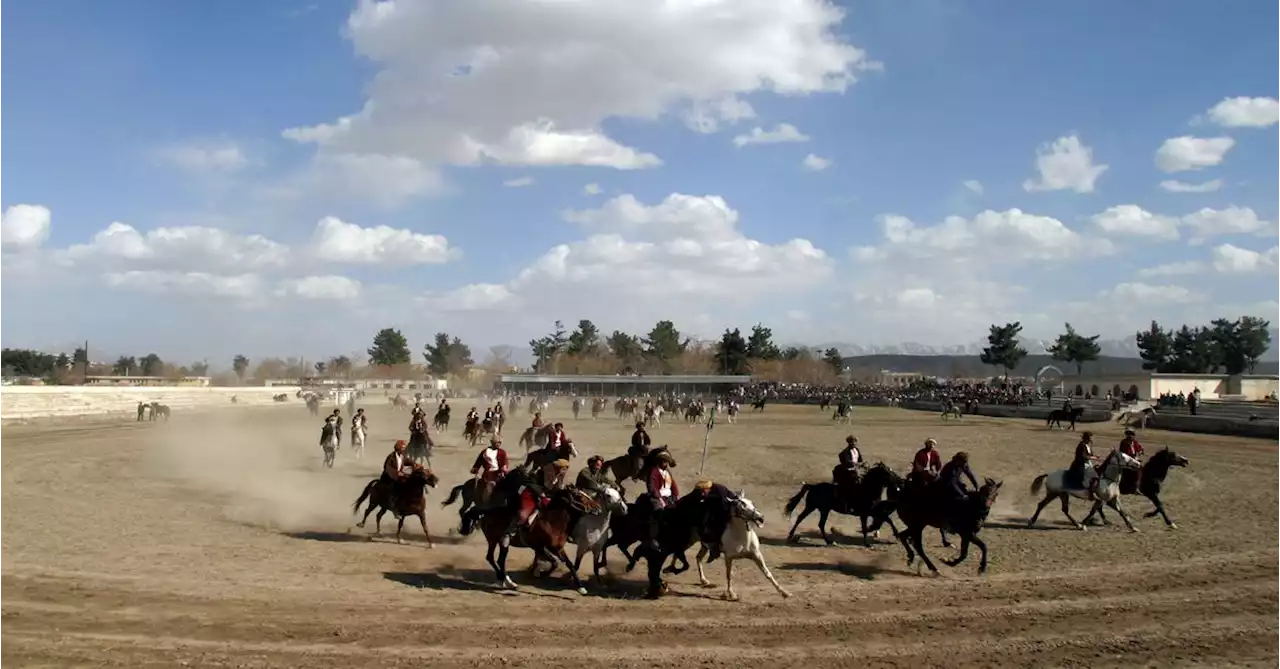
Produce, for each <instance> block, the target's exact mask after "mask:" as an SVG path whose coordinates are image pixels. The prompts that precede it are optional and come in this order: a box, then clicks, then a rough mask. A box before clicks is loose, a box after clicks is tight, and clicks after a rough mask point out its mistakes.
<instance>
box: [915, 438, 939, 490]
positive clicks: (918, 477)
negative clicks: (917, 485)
mask: <svg viewBox="0 0 1280 669" xmlns="http://www.w3.org/2000/svg"><path fill="white" fill-rule="evenodd" d="M937 445H938V442H937V441H934V440H933V438H929V439H925V440H924V448H921V449H920V450H918V451H916V457H915V458H914V459H912V461H911V474H910V475H908V476H907V481H908V482H913V481H925V482H928V481H932V480H935V479H937V478H938V473H939V472H940V471H941V470H942V457H941V456H939V455H938V451H937V449H936V448H935V447H936V446H937Z"/></svg>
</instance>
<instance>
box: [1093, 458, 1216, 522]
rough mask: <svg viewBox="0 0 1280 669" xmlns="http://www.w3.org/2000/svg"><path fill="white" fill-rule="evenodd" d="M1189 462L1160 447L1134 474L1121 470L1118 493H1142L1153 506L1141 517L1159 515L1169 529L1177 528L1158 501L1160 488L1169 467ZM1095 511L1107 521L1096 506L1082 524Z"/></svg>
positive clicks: (1183, 465)
mask: <svg viewBox="0 0 1280 669" xmlns="http://www.w3.org/2000/svg"><path fill="white" fill-rule="evenodd" d="M1189 464H1191V461H1190V460H1187V459H1186V458H1184V457H1182V456H1181V455H1178V454H1177V453H1174V452H1173V451H1171V450H1169V449H1168V448H1162V449H1160V450H1158V451H1156V452H1155V455H1152V456H1151V459H1150V460H1147V462H1146V464H1144V465H1142V469H1140V470H1139V471H1137V472H1133V473H1134V474H1135V476H1129V474H1130V472H1132V470H1127V469H1126V470H1121V474H1120V494H1121V495H1142V496H1143V497H1146V498H1147V499H1149V500H1151V503H1152V504H1154V505H1155V508H1154V509H1152V510H1151V511H1149V512H1147V513H1145V514H1143V516H1142V517H1143V518H1152V517H1154V516H1156V515H1159V516H1160V517H1161V518H1163V519H1164V523H1165V525H1167V526H1168V527H1169V529H1171V530H1176V529H1178V524H1177V523H1175V522H1173V519H1171V518H1169V514H1168V513H1166V512H1165V510H1164V504H1163V503H1162V502H1161V501H1160V488H1161V486H1163V485H1164V479H1165V477H1167V476H1168V475H1169V468H1170V467H1186V466H1187V465H1189ZM1094 513H1097V514H1098V518H1099V519H1101V520H1102V522H1104V523H1105V522H1107V516H1106V515H1105V514H1104V513H1103V512H1102V507H1101V506H1099V507H1096V508H1095V509H1094V510H1092V511H1090V512H1089V515H1088V516H1085V519H1084V521H1083V522H1084V524H1085V525H1088V524H1089V519H1090V518H1092V517H1093V514H1094Z"/></svg>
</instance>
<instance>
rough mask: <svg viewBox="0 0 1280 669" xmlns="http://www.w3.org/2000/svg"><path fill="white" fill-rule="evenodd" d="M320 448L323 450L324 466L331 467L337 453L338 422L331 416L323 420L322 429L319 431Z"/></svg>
mask: <svg viewBox="0 0 1280 669" xmlns="http://www.w3.org/2000/svg"><path fill="white" fill-rule="evenodd" d="M320 448H321V449H323V450H324V466H326V467H333V461H334V458H335V457H336V455H337V453H338V424H337V421H335V420H333V419H332V418H330V419H329V420H327V421H325V426H324V429H323V430H321V431H320Z"/></svg>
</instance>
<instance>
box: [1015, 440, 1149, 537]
mask: <svg viewBox="0 0 1280 669" xmlns="http://www.w3.org/2000/svg"><path fill="white" fill-rule="evenodd" d="M1137 467H1138V461H1137V460H1135V459H1133V458H1131V457H1129V456H1127V455H1125V454H1124V453H1121V452H1120V451H1112V452H1110V453H1108V454H1107V457H1106V459H1104V460H1103V461H1102V466H1101V468H1100V469H1101V470H1102V471H1101V472H1098V471H1096V470H1094V468H1093V467H1085V477H1084V481H1083V482H1082V483H1083V485H1084V487H1083V488H1072V487H1068V486H1067V485H1066V480H1067V471H1068V470H1066V469H1059V470H1057V471H1054V472H1049V473H1046V474H1041V475H1039V476H1037V477H1036V478H1035V480H1034V481H1032V482H1031V494H1032V495H1038V494H1040V488H1041V487H1043V488H1044V489H1045V496H1044V499H1042V500H1040V504H1039V505H1038V506H1037V507H1036V512H1035V513H1033V514H1031V519H1030V520H1028V521H1027V527H1031V526H1032V525H1035V524H1036V519H1037V518H1039V517H1040V512H1041V511H1043V510H1044V507H1046V506H1048V505H1049V502H1052V501H1053V500H1054V499H1060V500H1062V514H1063V515H1065V516H1066V517H1067V520H1069V521H1071V524H1072V525H1074V526H1075V528H1076V529H1078V530H1083V529H1085V526H1084V525H1082V524H1080V523H1078V522H1076V519H1075V518H1072V517H1071V510H1070V505H1069V503H1068V501H1067V500H1068V499H1070V498H1071V497H1079V498H1080V499H1092V500H1094V504H1093V507H1094V509H1093V510H1094V511H1096V510H1097V509H1098V508H1099V507H1101V506H1102V505H1103V504H1106V505H1107V506H1110V507H1111V508H1113V509H1115V510H1116V511H1117V512H1119V513H1120V517H1121V518H1123V519H1124V522H1125V525H1128V526H1129V530H1130V531H1133V532H1137V531H1138V528H1136V527H1134V526H1133V523H1131V522H1129V516H1128V514H1126V513H1125V512H1124V510H1123V509H1121V508H1120V503H1119V500H1120V472H1121V470H1123V469H1136V468H1137ZM1090 473H1092V474H1093V476H1090ZM1093 478H1097V479H1098V485H1097V487H1096V488H1095V489H1094V491H1093V493H1092V494H1090V492H1089V483H1090V481H1091V480H1092V479H1093ZM1089 515H1090V516H1092V515H1093V511H1091V512H1090V513H1089Z"/></svg>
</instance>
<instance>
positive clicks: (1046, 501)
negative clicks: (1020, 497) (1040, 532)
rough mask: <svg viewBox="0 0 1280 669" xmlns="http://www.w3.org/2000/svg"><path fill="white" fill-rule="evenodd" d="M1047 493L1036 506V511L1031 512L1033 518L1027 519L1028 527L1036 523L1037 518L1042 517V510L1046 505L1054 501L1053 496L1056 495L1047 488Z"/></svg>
mask: <svg viewBox="0 0 1280 669" xmlns="http://www.w3.org/2000/svg"><path fill="white" fill-rule="evenodd" d="M1045 493H1046V494H1045V496H1044V499H1042V500H1040V504H1039V505H1037V506H1036V512H1035V513H1033V514H1031V520H1028V521H1027V527H1031V526H1032V525H1035V524H1036V519H1037V518H1039V517H1040V512H1041V511H1044V508H1045V507H1046V506H1049V502H1052V501H1053V498H1054V497H1055V495H1054V494H1053V493H1051V492H1049V491H1047V490H1046V491H1045Z"/></svg>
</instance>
